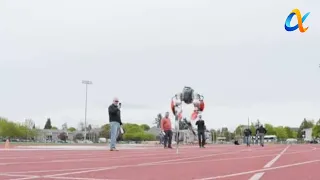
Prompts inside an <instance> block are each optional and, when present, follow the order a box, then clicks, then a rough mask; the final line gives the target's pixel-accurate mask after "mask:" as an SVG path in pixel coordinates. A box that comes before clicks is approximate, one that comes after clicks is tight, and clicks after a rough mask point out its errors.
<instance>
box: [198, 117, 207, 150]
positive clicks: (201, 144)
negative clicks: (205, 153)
mask: <svg viewBox="0 0 320 180" xmlns="http://www.w3.org/2000/svg"><path fill="white" fill-rule="evenodd" d="M196 126H198V139H199V147H200V148H204V145H205V143H206V136H205V131H206V128H205V123H204V120H203V119H202V116H201V115H199V120H198V121H197V122H196Z"/></svg>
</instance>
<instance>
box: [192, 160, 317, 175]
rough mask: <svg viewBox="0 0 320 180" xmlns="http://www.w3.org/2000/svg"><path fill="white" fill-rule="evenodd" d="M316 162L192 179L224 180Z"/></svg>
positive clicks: (309, 162) (315, 161)
mask: <svg viewBox="0 0 320 180" xmlns="http://www.w3.org/2000/svg"><path fill="white" fill-rule="evenodd" d="M317 162H320V159H317V160H313V161H304V162H300V163H294V164H287V165H283V166H276V167H270V168H262V169H257V170H253V171H244V172H240V173H234V174H227V175H222V176H213V177H206V178H200V179H194V180H214V179H224V178H229V177H236V176H242V175H246V174H253V173H257V172H264V171H272V170H276V169H284V168H290V167H294V166H301V165H305V164H312V163H317Z"/></svg>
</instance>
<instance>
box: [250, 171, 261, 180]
mask: <svg viewBox="0 0 320 180" xmlns="http://www.w3.org/2000/svg"><path fill="white" fill-rule="evenodd" d="M263 174H264V172H261V173H257V174H254V175H253V176H252V177H251V178H250V179H249V180H259V179H260V178H261V177H262V176H263Z"/></svg>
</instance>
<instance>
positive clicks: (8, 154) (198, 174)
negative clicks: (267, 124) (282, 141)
mask: <svg viewBox="0 0 320 180" xmlns="http://www.w3.org/2000/svg"><path fill="white" fill-rule="evenodd" d="M319 168H320V148H318V146H317V145H267V146H265V147H260V146H252V147H249V148H247V147H244V146H234V145H215V146H207V148H205V149H199V148H196V147H188V148H181V149H180V151H179V154H176V151H175V149H173V150H170V149H162V148H152V149H134V150H120V151H118V152H110V151H107V150H105V151H104V150H90V151H89V150H81V151H79V150H59V151H58V150H39V151H38V150H25V151H24V150H19V151H15V150H1V151H0V179H2V180H9V179H12V180H27V179H42V180H46V179H74V180H85V179H86V180H102V179H104V180H108V179H110V180H162V179H168V180H191V179H194V180H210V179H226V180H260V179H261V180H276V179H281V180H285V179H288V180H301V179H308V180H318V179H319V177H318V175H317V170H318V169H319Z"/></svg>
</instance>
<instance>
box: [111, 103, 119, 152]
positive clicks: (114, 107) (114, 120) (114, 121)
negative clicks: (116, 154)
mask: <svg viewBox="0 0 320 180" xmlns="http://www.w3.org/2000/svg"><path fill="white" fill-rule="evenodd" d="M120 108H121V103H119V100H118V98H114V99H113V103H112V104H111V105H110V106H109V108H108V111H109V122H110V140H111V142H110V151H118V150H117V149H116V143H117V137H118V135H119V134H118V130H119V129H120V128H121V126H122V122H121V116H120Z"/></svg>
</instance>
